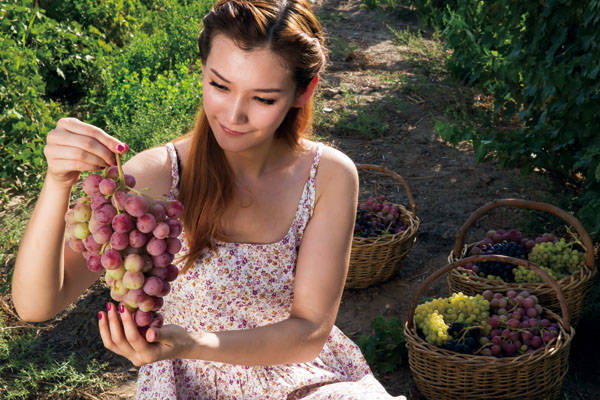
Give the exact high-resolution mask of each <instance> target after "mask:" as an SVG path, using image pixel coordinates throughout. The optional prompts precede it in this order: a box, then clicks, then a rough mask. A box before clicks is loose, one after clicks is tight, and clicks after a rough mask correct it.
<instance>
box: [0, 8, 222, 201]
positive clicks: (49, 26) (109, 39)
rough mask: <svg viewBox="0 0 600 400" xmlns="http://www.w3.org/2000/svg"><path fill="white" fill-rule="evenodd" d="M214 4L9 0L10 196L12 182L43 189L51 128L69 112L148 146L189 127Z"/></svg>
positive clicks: (3, 128) (0, 70)
mask: <svg viewBox="0 0 600 400" xmlns="http://www.w3.org/2000/svg"><path fill="white" fill-rule="evenodd" d="M212 3H213V1H212V0H202V1H195V2H190V1H185V0H157V1H149V0H107V1H102V2H97V1H94V0H68V1H64V2H62V1H56V0H45V1H44V0H42V1H36V2H33V0H8V1H4V2H2V3H1V4H0V35H1V37H0V39H1V40H0V149H2V153H3V161H6V162H3V163H2V165H1V166H0V185H1V186H2V187H3V190H2V197H3V199H4V200H5V201H6V200H7V199H8V194H7V189H10V191H12V192H14V191H24V190H30V191H33V192H34V193H33V194H35V192H36V191H37V190H39V189H40V188H41V184H42V182H43V179H42V178H43V173H44V170H45V157H44V155H43V147H44V145H45V136H46V134H47V132H48V131H50V130H51V129H52V128H53V127H54V126H55V122H56V120H58V119H59V118H60V117H62V116H65V115H74V116H77V117H78V118H80V119H83V120H84V121H86V122H88V123H94V124H96V125H98V126H100V127H101V128H107V127H108V126H110V127H111V128H114V129H118V130H119V131H120V132H123V131H125V132H128V135H127V137H128V138H134V137H135V139H134V140H132V141H133V142H135V141H137V146H136V148H137V149H139V150H142V149H143V148H145V147H146V145H147V144H149V143H154V144H158V143H159V142H160V141H161V140H165V139H166V138H169V139H170V138H172V137H173V136H175V135H177V134H180V133H181V132H183V131H185V130H187V129H188V128H189V126H190V124H191V120H193V117H194V113H195V110H196V107H197V105H198V103H199V101H200V98H201V94H202V90H201V84H200V80H199V78H198V75H197V73H196V72H194V69H195V65H196V62H197V50H196V46H197V37H198V34H199V33H200V30H201V28H202V17H203V16H204V15H205V13H206V12H207V11H208V10H209V8H210V7H211V6H212ZM40 7H41V8H40ZM184 65H185V66H188V67H187V68H185V67H184ZM184 69H185V70H186V72H185V73H184V72H183V71H184ZM188 70H189V71H188ZM136 79H137V81H136ZM121 84H123V85H125V87H121V86H120V85H121ZM126 85H129V86H126ZM152 102H154V103H152ZM151 103H152V104H151ZM121 106H123V107H122V108H120V109H119V107H121ZM161 107H165V108H164V109H161ZM128 112H130V113H131V114H129V115H126V114H127V113H128ZM136 113H137V114H136ZM152 132H160V133H157V134H156V135H152ZM130 146H131V144H130ZM138 146H139V147H138Z"/></svg>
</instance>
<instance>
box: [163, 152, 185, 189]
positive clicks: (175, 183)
mask: <svg viewBox="0 0 600 400" xmlns="http://www.w3.org/2000/svg"><path fill="white" fill-rule="evenodd" d="M165 147H166V148H167V153H168V154H169V159H170V160H171V189H170V190H169V197H170V198H172V199H174V198H176V197H177V196H178V195H179V173H180V169H181V164H180V162H179V155H178V154H177V150H176V149H175V145H174V144H173V143H171V142H168V143H167V144H166V145H165Z"/></svg>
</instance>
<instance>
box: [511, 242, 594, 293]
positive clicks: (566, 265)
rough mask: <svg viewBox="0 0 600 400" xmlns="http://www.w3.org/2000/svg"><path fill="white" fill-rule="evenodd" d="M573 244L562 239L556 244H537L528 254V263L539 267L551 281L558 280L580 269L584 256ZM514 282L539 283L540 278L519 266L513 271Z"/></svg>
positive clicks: (531, 271)
mask: <svg viewBox="0 0 600 400" xmlns="http://www.w3.org/2000/svg"><path fill="white" fill-rule="evenodd" d="M574 245H575V243H574V242H567V241H566V240H565V239H564V238H563V239H560V240H559V241H557V242H556V243H552V242H546V243H539V244H537V245H536V246H535V247H534V248H533V249H531V252H530V253H529V257H528V259H529V261H531V262H532V263H534V264H536V265H537V266H539V267H541V268H542V269H543V270H544V271H546V272H547V273H548V275H550V276H551V277H552V278H553V279H556V280H559V279H562V278H564V277H566V276H569V275H571V274H573V273H575V272H577V271H579V269H581V267H582V266H583V265H584V263H585V255H584V253H582V252H581V251H579V250H577V249H574V248H573V246H574ZM514 275H515V281H516V282H541V281H542V278H541V277H540V276H539V275H538V274H536V273H535V272H533V270H531V269H528V268H525V267H522V266H519V267H517V268H516V269H515V271H514Z"/></svg>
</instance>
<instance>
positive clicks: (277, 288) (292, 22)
mask: <svg viewBox="0 0 600 400" xmlns="http://www.w3.org/2000/svg"><path fill="white" fill-rule="evenodd" d="M199 47H200V57H201V60H202V70H203V80H204V81H203V83H204V86H203V87H204V94H203V102H204V104H203V108H202V110H201V113H200V116H199V118H198V121H197V123H196V126H195V128H194V130H193V131H192V132H191V133H190V134H188V135H186V136H184V137H181V138H179V139H178V140H176V141H175V142H174V143H168V144H167V145H166V146H162V147H157V148H153V149H149V150H146V151H144V152H142V153H140V154H138V155H136V156H135V157H133V158H132V159H131V160H129V162H127V163H126V164H125V166H124V169H125V171H126V172H127V173H130V174H132V175H134V176H135V177H136V180H137V182H138V183H137V185H136V186H137V187H149V188H150V191H149V193H148V194H149V195H150V196H152V197H158V196H163V195H166V196H170V197H177V198H178V199H180V200H181V201H182V202H183V204H184V205H185V211H184V216H183V219H184V232H183V233H182V236H181V238H182V241H183V247H182V250H181V252H180V254H179V255H178V256H180V259H181V261H180V262H179V264H178V268H180V275H179V277H178V278H177V280H176V281H174V282H173V285H172V290H171V292H170V293H169V295H167V296H166V297H165V299H164V300H165V302H164V306H163V308H162V309H161V312H162V313H163V315H164V318H165V325H164V326H163V327H162V328H160V329H155V328H151V329H149V330H148V332H147V334H146V336H145V337H142V336H141V335H140V334H139V333H138V331H137V329H136V327H135V324H134V322H133V321H132V315H131V313H130V312H129V311H128V310H127V309H126V308H124V307H122V306H119V307H117V306H116V305H115V304H112V303H107V310H106V311H101V312H99V313H98V317H99V329H100V334H101V337H102V341H103V343H104V345H105V346H106V347H107V348H108V349H110V350H112V351H114V352H115V353H117V354H120V355H122V356H124V357H126V358H128V359H129V360H131V362H132V363H133V364H135V365H136V366H141V368H140V374H139V381H138V393H137V394H138V398H140V399H296V398H307V399H308V398H310V399H316V398H344V399H345V398H349V399H350V398H351V399H378V398H390V396H389V395H388V394H387V393H386V392H385V390H384V389H383V387H382V386H381V385H380V384H379V382H377V381H376V379H375V378H374V377H373V375H372V374H371V372H370V370H369V367H368V365H367V364H366V362H365V361H364V358H363V357H362V355H361V353H360V350H359V349H358V347H357V346H356V345H355V344H354V343H352V341H350V340H349V339H348V338H347V337H346V336H344V335H343V333H342V332H341V331H340V330H339V329H338V328H337V327H335V326H334V325H333V324H334V322H335V318H336V314H337V311H338V307H339V303H340V299H341V296H342V292H343V287H344V281H345V277H346V272H347V268H348V262H349V252H350V246H351V241H352V232H353V227H354V218H355V212H356V202H357V192H358V177H357V172H356V168H355V166H354V164H353V162H352V161H351V160H350V159H349V158H348V157H347V156H345V155H344V154H342V153H341V152H339V151H337V150H335V149H333V148H331V147H327V146H324V145H322V144H319V143H316V142H314V141H311V140H308V139H306V138H304V137H303V134H305V133H307V132H308V131H309V130H310V126H311V116H312V94H313V90H314V88H315V86H316V84H317V80H318V74H319V72H320V71H321V69H322V68H323V64H324V61H325V50H324V47H323V36H322V32H321V28H320V26H319V23H318V22H317V20H316V19H315V17H314V15H313V13H312V11H311V9H310V6H309V4H308V2H307V1H304V0H294V1H285V0H284V1H274V0H273V1H243V0H231V1H227V0H222V1H219V2H218V3H217V4H216V5H215V6H214V8H213V10H212V11H211V12H210V13H209V14H208V15H207V16H206V17H205V19H204V29H203V31H202V33H201V35H200V38H199ZM125 151H127V145H126V144H124V143H120V142H119V141H118V140H116V139H115V138H113V137H110V136H109V135H107V134H106V133H104V132H103V131H101V130H100V129H98V128H96V127H93V126H91V125H88V124H85V123H83V122H81V121H78V120H75V119H62V120H60V121H59V122H58V124H57V127H56V129H55V130H53V131H52V132H50V133H49V135H48V139H47V145H46V147H45V150H44V153H45V156H46V158H47V161H48V173H47V175H46V178H45V182H44V187H43V189H42V192H41V194H40V198H39V200H38V203H37V205H36V208H35V210H34V212H33V214H32V217H31V220H30V222H29V224H28V226H27V229H26V231H25V234H24V236H23V239H22V242H21V246H20V249H19V254H18V257H17V262H16V266H15V272H14V276H13V299H14V304H15V306H16V308H17V311H18V312H19V315H20V316H21V317H22V318H23V319H26V320H30V321H41V320H46V319H48V318H51V317H52V316H54V315H55V314H56V313H57V312H59V311H60V310H62V309H64V308H65V307H66V306H67V305H68V304H70V303H72V302H73V301H75V300H76V299H77V298H78V297H79V296H80V295H81V293H82V292H83V291H84V290H85V289H86V288H88V287H89V286H90V285H91V284H92V283H93V282H94V281H96V280H97V279H98V277H99V274H98V273H92V272H90V271H88V270H87V268H86V267H85V260H84V258H83V257H82V256H81V255H80V254H78V253H75V252H73V251H72V250H71V249H70V248H69V247H68V246H66V247H65V246H64V244H63V240H62V237H63V234H64V220H63V215H64V213H65V211H66V208H67V204H68V199H69V193H70V191H71V188H72V186H73V184H74V183H75V182H76V181H77V179H78V178H79V174H80V172H81V171H91V170H97V169H98V168H99V167H105V166H108V165H112V164H114V157H113V154H112V153H114V152H118V153H123V152H125Z"/></svg>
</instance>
